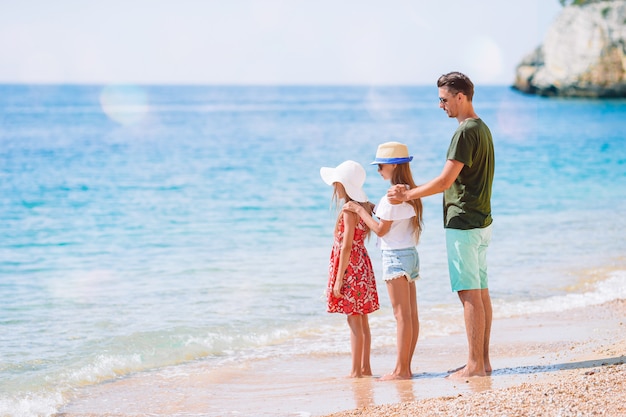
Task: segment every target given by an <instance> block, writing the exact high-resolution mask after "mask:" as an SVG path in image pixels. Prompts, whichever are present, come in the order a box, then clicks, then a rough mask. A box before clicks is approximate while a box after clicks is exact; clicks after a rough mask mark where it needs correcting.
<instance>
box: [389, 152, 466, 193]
mask: <svg viewBox="0 0 626 417" xmlns="http://www.w3.org/2000/svg"><path fill="white" fill-rule="evenodd" d="M463 166H464V164H463V162H459V161H455V160H453V159H448V160H447V161H446V163H445V165H444V166H443V170H442V171H441V174H439V175H438V176H437V177H435V178H433V179H432V180H430V181H428V182H427V183H426V184H423V185H420V186H417V187H415V188H413V189H410V190H407V189H406V187H405V186H404V185H401V184H398V185H394V186H392V187H391V188H389V190H387V197H388V198H389V199H393V200H398V201H409V200H416V199H418V198H422V197H427V196H429V195H433V194H438V193H442V192H444V191H445V190H447V189H448V188H450V186H451V185H452V183H454V180H455V179H456V178H457V177H458V176H459V174H460V173H461V170H462V169H463Z"/></svg>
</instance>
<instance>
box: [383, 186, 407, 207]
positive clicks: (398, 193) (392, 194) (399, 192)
mask: <svg viewBox="0 0 626 417" xmlns="http://www.w3.org/2000/svg"><path fill="white" fill-rule="evenodd" d="M406 192H407V189H406V185H404V184H398V185H393V186H391V187H389V189H388V190H387V198H388V199H389V202H390V203H391V204H400V203H402V202H403V201H407V198H406V197H407V196H406Z"/></svg>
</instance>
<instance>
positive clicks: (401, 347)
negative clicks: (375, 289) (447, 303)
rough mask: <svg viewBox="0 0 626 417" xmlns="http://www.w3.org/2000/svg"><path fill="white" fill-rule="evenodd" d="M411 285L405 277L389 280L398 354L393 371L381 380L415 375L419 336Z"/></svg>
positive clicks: (388, 286)
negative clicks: (413, 366) (413, 362)
mask: <svg viewBox="0 0 626 417" xmlns="http://www.w3.org/2000/svg"><path fill="white" fill-rule="evenodd" d="M409 285H410V284H409V282H408V281H407V280H406V278H405V277H399V278H396V279H392V280H389V281H387V291H388V292H389V299H390V300H391V305H392V307H393V314H394V316H395V318H396V325H397V344H398V356H397V359H396V367H395V369H394V370H393V372H392V373H390V374H387V375H384V376H383V377H382V378H381V380H390V379H409V378H411V377H412V376H413V374H412V373H411V354H412V351H413V349H414V347H413V340H417V339H416V337H417V336H415V337H414V336H413V324H412V321H413V320H412V313H411V296H410V287H409Z"/></svg>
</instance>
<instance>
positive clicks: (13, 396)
mask: <svg viewBox="0 0 626 417" xmlns="http://www.w3.org/2000/svg"><path fill="white" fill-rule="evenodd" d="M0 90H1V93H2V94H0V117H1V118H2V126H3V128H2V130H0V144H1V147H0V179H1V181H0V187H1V190H0V218H1V219H2V222H0V235H1V236H2V237H3V238H2V239H1V240H0V296H2V299H3V300H4V301H3V303H2V305H0V323H1V325H2V329H3V331H2V332H0V333H1V334H0V414H2V415H5V414H8V415H23V416H27V415H50V414H53V413H54V412H56V411H57V410H59V409H60V407H62V405H63V404H64V403H66V402H67V401H68V399H69V398H70V397H71V393H72V390H74V389H76V388H78V387H83V386H90V385H93V384H99V383H101V382H104V381H109V380H112V379H114V378H117V377H120V376H128V375H132V374H133V373H135V372H139V371H151V370H159V369H163V368H165V367H168V366H172V365H179V364H185V363H188V362H189V361H196V360H200V361H207V363H208V364H211V366H215V367H218V366H223V364H228V363H239V362H242V361H243V362H245V361H246V360H257V359H260V358H272V357H276V356H278V355H284V356H286V357H289V355H300V354H307V353H314V354H329V353H334V352H347V351H349V344H348V342H347V331H346V329H345V323H344V320H343V318H342V317H339V316H329V315H328V314H327V313H325V305H324V302H323V299H322V298H321V295H322V292H323V290H324V287H325V284H326V279H327V277H326V273H327V262H328V256H329V253H330V247H331V245H332V227H333V224H334V220H335V215H336V214H335V212H334V211H333V210H332V209H331V208H330V196H331V189H330V187H328V186H326V185H325V184H324V183H323V182H322V181H321V179H320V177H319V167H321V166H335V165H337V164H339V163H340V162H342V161H344V160H346V159H354V160H356V161H358V162H360V163H362V164H363V165H364V166H365V167H366V169H367V172H368V179H367V183H366V186H365V190H366V192H367V193H368V195H369V196H370V199H371V200H373V201H377V200H378V198H379V197H380V196H381V195H382V194H383V193H384V192H385V190H386V188H387V186H388V184H386V183H385V182H384V181H383V180H382V179H380V177H378V175H377V173H376V171H375V169H374V168H371V167H369V165H368V163H369V161H370V160H371V158H372V156H373V155H374V153H375V150H376V147H377V145H378V144H379V143H381V142H384V141H388V140H400V141H403V142H405V143H407V144H408V145H409V149H410V151H411V153H412V154H413V155H414V160H413V162H412V169H413V173H414V177H415V179H416V182H417V183H421V182H424V181H426V180H428V179H430V178H431V177H432V176H434V175H436V174H438V173H439V170H440V169H441V167H442V165H443V158H444V155H445V151H446V149H447V146H448V143H449V138H450V137H451V135H452V132H453V131H454V129H455V127H456V122H455V121H454V120H449V119H447V118H446V116H445V114H444V113H443V112H442V111H441V110H440V109H438V105H437V93H436V89H435V88H431V87H411V88H408V87H406V88H404V87H402V88H401V87H398V88H366V87H176V86H170V87H136V86H135V87H132V86H127V87H124V88H120V89H117V90H116V89H114V88H113V87H108V88H106V89H103V88H102V87H98V86H80V87H79V86H14V85H5V86H0ZM475 107H476V110H477V112H478V114H479V115H480V116H481V117H482V118H483V119H484V120H485V121H486V122H487V124H488V125H489V126H490V128H491V130H492V132H493V135H494V140H495V147H496V159H497V165H496V178H495V182H494V198H493V211H494V231H493V242H492V246H491V248H490V252H489V264H490V276H491V278H490V288H491V291H492V297H493V298H494V307H495V314H496V315H497V316H499V317H509V316H515V315H518V314H523V313H525V312H530V311H544V312H549V311H562V310H566V309H569V308H573V307H577V306H581V305H589V304H596V303H601V302H604V301H609V300H611V299H615V298H624V297H626V274H625V272H624V270H623V268H622V267H623V265H624V263H625V262H624V252H623V248H624V246H625V245H624V244H625V240H626V238H625V237H624V233H623V230H624V226H626V224H625V223H626V220H624V217H623V216H622V215H621V213H622V212H623V211H624V208H625V206H626V187H624V185H626V146H625V141H626V139H625V138H624V136H623V133H622V132H623V120H624V116H625V115H626V101H624V100H616V101H588V100H558V99H556V100H548V99H545V98H538V97H529V96H523V95H519V94H517V93H515V92H513V91H511V90H510V89H508V88H506V87H478V89H477V93H476V96H475ZM424 206H425V210H426V211H425V213H426V230H425V232H424V234H423V236H422V239H421V242H420V245H419V247H418V249H419V252H420V260H421V269H422V273H421V275H422V277H423V278H422V280H421V281H420V282H418V292H419V302H420V309H421V320H422V325H423V329H424V331H423V332H422V336H421V337H426V338H428V337H436V336H440V335H447V334H451V333H454V332H457V331H459V330H460V329H462V326H463V324H462V322H461V321H460V320H461V318H460V317H459V314H458V305H457V303H458V301H457V300H456V299H455V295H454V294H452V293H451V292H450V290H449V283H448V279H447V270H446V263H445V250H444V246H443V232H442V227H441V222H442V221H441V197H440V196H433V197H429V198H426V199H424ZM368 248H369V250H370V255H371V258H372V261H373V264H374V267H375V270H376V271H379V270H380V259H379V254H378V251H377V249H376V248H375V246H374V239H373V238H372V240H371V241H370V242H369V243H368ZM606 268H613V269H614V271H611V272H606ZM379 292H380V298H381V302H382V304H383V305H382V309H381V311H380V312H379V313H378V314H375V315H373V316H372V328H373V331H375V333H374V344H375V345H376V346H379V347H381V348H386V347H390V346H393V345H394V343H395V323H394V322H393V318H392V316H391V313H390V310H389V302H388V298H387V296H386V290H385V288H384V284H383V285H382V286H381V282H379Z"/></svg>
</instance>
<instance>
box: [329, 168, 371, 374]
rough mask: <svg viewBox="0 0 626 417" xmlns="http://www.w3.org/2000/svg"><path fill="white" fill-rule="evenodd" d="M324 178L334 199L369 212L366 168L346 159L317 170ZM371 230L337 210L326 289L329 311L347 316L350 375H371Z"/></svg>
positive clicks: (354, 217)
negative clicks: (367, 247)
mask: <svg viewBox="0 0 626 417" xmlns="http://www.w3.org/2000/svg"><path fill="white" fill-rule="evenodd" d="M320 174H321V176H322V179H323V180H324V182H325V183H326V184H328V185H332V186H333V187H334V192H333V201H335V202H336V203H337V205H338V206H339V204H341V203H342V202H343V203H347V202H349V201H355V202H356V203H357V204H360V205H361V206H363V207H364V208H365V210H367V211H368V212H369V213H371V212H372V204H371V203H369V202H368V201H367V195H366V194H365V192H364V191H363V189H362V186H363V183H364V182H365V170H364V169H363V167H362V166H361V165H359V164H358V163H357V162H354V161H345V162H343V163H342V164H340V165H339V166H337V167H336V168H327V167H324V168H322V169H321V170H320ZM369 233H370V230H369V228H368V226H367V225H366V224H365V222H364V221H363V220H362V219H361V218H360V217H359V216H358V215H357V214H356V213H352V212H349V211H342V212H341V213H339V216H338V218H337V223H336V225H335V233H334V242H333V248H332V250H331V254H330V265H329V268H328V271H329V276H328V286H327V289H326V294H327V300H328V312H329V313H343V314H346V315H347V317H348V325H349V327H350V342H351V348H352V349H351V350H352V370H351V372H350V376H351V377H353V378H360V377H363V376H371V375H372V369H371V366H370V350H371V334H370V327H369V321H368V317H367V315H368V314H369V313H372V312H374V311H376V310H378V309H379V304H378V292H377V291H376V280H375V279H374V270H373V268H372V263H371V261H370V258H369V255H368V253H367V249H366V248H365V238H366V237H367V236H369Z"/></svg>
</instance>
